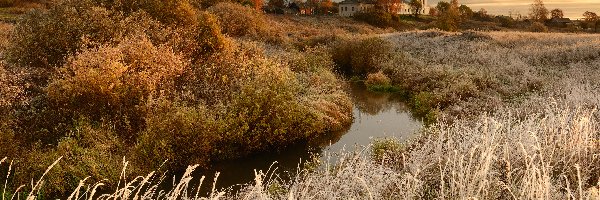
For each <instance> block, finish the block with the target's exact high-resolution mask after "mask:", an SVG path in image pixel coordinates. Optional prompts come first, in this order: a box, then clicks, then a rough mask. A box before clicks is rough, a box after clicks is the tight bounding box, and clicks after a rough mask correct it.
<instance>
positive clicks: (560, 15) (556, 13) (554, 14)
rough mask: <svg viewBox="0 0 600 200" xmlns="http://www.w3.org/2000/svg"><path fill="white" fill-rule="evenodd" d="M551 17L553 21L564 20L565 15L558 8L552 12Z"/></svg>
mask: <svg viewBox="0 0 600 200" xmlns="http://www.w3.org/2000/svg"><path fill="white" fill-rule="evenodd" d="M550 16H551V19H554V18H563V17H564V16H565V15H564V13H563V11H562V10H561V9H559V8H556V9H554V10H552V11H550Z"/></svg>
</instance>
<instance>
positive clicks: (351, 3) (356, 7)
mask: <svg viewBox="0 0 600 200" xmlns="http://www.w3.org/2000/svg"><path fill="white" fill-rule="evenodd" d="M410 1H411V0H401V3H400V5H399V8H400V9H399V10H398V13H396V14H400V15H408V14H413V11H412V9H411V8H410V4H409V3H410ZM422 1H423V9H421V11H420V13H421V14H422V15H428V14H429V10H430V9H431V7H429V5H428V4H427V0H422ZM338 7H339V12H338V13H339V15H340V16H342V17H351V16H354V13H356V12H359V11H366V10H369V9H373V8H374V7H375V4H374V3H370V2H369V3H368V2H366V1H362V0H344V1H342V2H340V3H339V6H338Z"/></svg>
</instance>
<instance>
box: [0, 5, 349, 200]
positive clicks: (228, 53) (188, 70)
mask: <svg viewBox="0 0 600 200" xmlns="http://www.w3.org/2000/svg"><path fill="white" fill-rule="evenodd" d="M194 5H196V4H195V3H194V2H189V1H179V0H177V1H175V0H172V1H171V0H170V1H162V0H143V1H135V0H59V1H55V2H53V3H52V4H51V5H49V6H48V8H47V9H44V10H34V11H32V12H30V13H28V14H27V15H25V16H24V17H23V19H22V20H21V21H20V22H19V23H18V24H17V25H16V26H15V28H14V31H13V30H12V28H11V29H10V31H7V32H6V33H9V34H7V35H6V36H4V37H5V38H8V39H7V40H2V41H0V42H2V43H0V56H1V57H0V83H1V84H2V85H3V86H2V87H0V94H1V95H2V97H0V112H1V114H2V117H1V118H0V120H1V122H2V124H0V134H1V135H0V136H1V137H0V145H2V148H1V149H2V150H1V151H0V154H2V155H3V156H9V157H11V158H14V159H15V160H16V161H17V164H16V167H17V168H19V170H18V171H20V172H21V173H17V174H15V179H14V181H13V183H12V184H13V185H18V184H21V183H24V182H26V181H27V180H30V179H31V178H33V177H36V176H39V175H41V174H39V172H43V171H44V169H45V168H46V167H47V166H48V165H49V164H50V163H51V162H52V161H54V160H55V159H56V158H58V157H60V156H64V162H63V163H62V164H60V165H59V166H57V167H58V168H59V169H58V171H57V172H56V173H52V174H49V175H48V176H47V181H48V182H50V183H51V184H49V185H48V186H47V187H45V188H44V192H46V194H49V195H50V196H53V195H60V194H62V193H64V192H66V191H67V190H69V189H73V187H75V186H76V184H77V182H78V180H81V179H83V178H85V176H91V177H92V179H95V180H101V179H103V178H109V179H111V180H118V178H115V177H118V176H119V174H120V170H117V169H120V168H121V166H120V165H121V162H120V161H121V159H122V158H123V157H127V158H129V159H130V160H133V161H134V162H135V163H136V165H135V166H136V167H135V168H133V169H131V170H132V171H133V172H134V173H135V174H139V173H140V172H147V171H150V170H155V169H158V168H159V167H160V166H161V165H162V164H163V163H164V162H165V160H166V161H167V162H166V165H165V166H166V167H167V168H166V169H180V167H183V166H187V165H189V164H201V166H208V165H209V164H210V162H211V161H212V160H215V159H228V158H235V157H239V156H244V155H248V154H252V153H256V152H259V151H265V150H273V149H279V148H283V147H285V146H287V145H290V144H292V143H296V142H298V141H301V140H310V139H311V138H314V137H316V136H318V135H319V134H325V133H327V132H329V131H333V130H335V129H339V128H341V127H342V126H343V124H347V123H348V122H349V121H350V120H351V105H350V103H349V99H348V97H347V96H346V94H345V93H344V92H343V91H341V90H340V88H339V87H338V86H339V85H340V84H341V83H340V82H339V80H338V78H337V77H336V75H334V74H333V72H332V70H333V63H332V62H331V57H330V56H329V54H328V53H327V52H326V51H325V50H324V49H317V50H314V51H305V52H297V51H295V50H292V51H291V52H288V53H284V51H281V50H279V49H278V48H280V47H269V48H274V49H275V50H272V51H266V49H265V48H266V47H265V44H264V43H263V41H266V40H265V39H263V38H264V37H271V36H268V35H267V36H265V34H266V33H267V32H268V31H267V30H266V29H267V28H268V27H267V26H266V25H265V24H264V23H265V22H264V21H265V20H266V19H265V17H264V16H262V14H260V13H258V12H256V11H254V10H252V9H249V8H246V7H243V6H240V5H235V4H231V3H220V4H217V5H215V6H214V8H209V9H208V10H209V11H202V10H200V9H199V8H197V7H195V6H194ZM232 9H233V10H232ZM231 19H241V20H242V21H241V22H244V23H243V24H236V25H240V26H239V27H237V26H233V25H232V24H231V23H230V22H229V20H231ZM3 34H4V33H3ZM230 36H235V37H242V36H250V37H246V39H244V40H240V39H236V38H231V37H230ZM6 41H8V42H6ZM267 53H270V55H267ZM312 59H314V60H312ZM317 61H318V62H317ZM321 61H324V62H321ZM17 145H18V146H17ZM13 147H14V148H13ZM21 147H22V148H21ZM33 158H36V159H33Z"/></svg>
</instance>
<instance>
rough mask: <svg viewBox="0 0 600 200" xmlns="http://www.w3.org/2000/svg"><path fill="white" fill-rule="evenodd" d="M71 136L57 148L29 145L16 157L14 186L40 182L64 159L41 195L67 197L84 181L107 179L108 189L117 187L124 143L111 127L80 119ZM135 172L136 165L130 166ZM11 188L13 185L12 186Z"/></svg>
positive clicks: (46, 182)
mask: <svg viewBox="0 0 600 200" xmlns="http://www.w3.org/2000/svg"><path fill="white" fill-rule="evenodd" d="M74 124H75V125H74V127H73V128H72V129H70V130H69V132H70V133H69V134H68V136H67V137H64V138H62V139H61V140H60V141H59V142H58V144H57V145H56V146H54V148H44V147H40V146H37V145H33V146H26V147H27V151H21V155H19V156H18V157H13V158H14V159H15V164H14V166H13V170H14V171H16V172H17V173H15V174H14V175H15V177H14V178H13V179H11V181H10V182H9V184H10V183H12V185H13V186H18V185H20V184H24V183H31V180H35V179H38V178H39V177H41V175H42V173H44V171H45V170H46V169H47V167H48V166H49V165H50V164H51V163H53V162H54V161H56V159H58V158H59V157H62V159H61V162H60V164H58V165H56V166H55V167H54V168H53V169H52V170H51V171H49V173H48V174H47V175H46V176H45V178H44V182H45V184H44V186H43V187H42V188H41V191H40V193H41V195H44V196H47V197H63V196H67V194H69V193H70V192H71V190H72V189H73V188H76V187H77V185H78V184H79V182H80V181H81V180H84V179H86V178H88V179H87V181H89V182H97V181H102V180H105V179H106V180H105V181H106V183H105V185H106V186H108V187H116V185H117V182H118V181H120V180H121V179H120V174H121V169H122V167H123V156H124V155H125V153H124V146H125V145H124V143H122V142H121V140H119V139H118V137H117V133H116V131H115V130H114V129H113V128H111V127H110V125H109V124H100V125H92V123H89V121H87V120H85V119H80V120H76V122H75V123H74ZM129 170H131V171H135V170H136V168H135V166H133V167H130V169H129ZM9 187H10V185H9Z"/></svg>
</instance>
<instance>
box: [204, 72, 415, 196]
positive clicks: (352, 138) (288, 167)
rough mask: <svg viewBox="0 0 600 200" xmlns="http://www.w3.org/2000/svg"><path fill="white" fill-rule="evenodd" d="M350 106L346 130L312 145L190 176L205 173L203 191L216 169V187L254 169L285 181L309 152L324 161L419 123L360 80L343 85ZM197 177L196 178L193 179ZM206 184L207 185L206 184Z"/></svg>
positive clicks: (245, 179) (403, 135) (407, 134)
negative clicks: (351, 121) (218, 174)
mask: <svg viewBox="0 0 600 200" xmlns="http://www.w3.org/2000/svg"><path fill="white" fill-rule="evenodd" d="M347 91H348V93H349V94H350V96H351V98H352V101H353V104H354V107H353V116H354V120H353V123H352V125H351V126H349V127H347V129H346V130H343V131H340V132H336V133H332V134H330V135H329V136H328V137H327V138H323V139H321V140H319V142H318V143H314V144H306V143H304V144H298V145H295V146H292V147H288V148H286V149H285V150H283V151H279V152H270V153H262V154H257V155H253V156H250V157H246V158H242V159H236V160H231V161H224V162H219V163H215V164H214V165H213V166H212V167H211V168H210V169H208V170H201V171H197V172H196V174H195V175H194V176H193V177H201V176H202V175H205V176H207V177H206V180H205V182H204V185H203V186H202V188H203V190H202V191H203V193H205V192H208V190H210V188H211V187H212V180H213V178H214V174H215V173H216V172H220V176H219V178H218V181H217V184H216V188H231V189H232V190H239V188H241V185H243V184H246V183H251V182H252V181H254V177H255V176H254V170H255V169H256V170H257V171H259V170H262V171H263V172H267V171H269V170H270V172H274V173H271V174H273V175H276V176H279V177H280V178H282V179H283V180H288V179H289V178H290V177H289V176H293V175H294V174H295V172H297V170H298V169H299V167H301V165H302V163H303V162H304V161H306V160H308V159H310V158H311V156H313V155H318V156H320V157H319V158H318V159H320V160H321V161H322V162H327V159H328V158H327V157H326V156H323V155H324V152H331V153H333V154H335V153H336V152H340V151H342V150H343V149H346V150H353V149H355V148H364V146H366V145H369V144H370V143H371V142H372V141H373V140H374V139H378V138H385V137H395V138H399V139H401V140H403V139H409V138H411V137H413V136H414V134H415V132H416V131H417V130H418V129H420V128H421V126H422V122H421V121H420V120H418V119H415V118H414V117H413V116H412V115H411V114H410V112H409V110H408V108H407V107H406V106H405V105H404V103H402V101H401V98H400V97H399V96H397V95H393V94H389V93H377V92H371V91H368V90H367V89H366V87H365V86H364V85H362V84H360V83H351V84H349V86H348V88H347ZM195 179H199V178H195ZM206 184H209V185H206Z"/></svg>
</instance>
